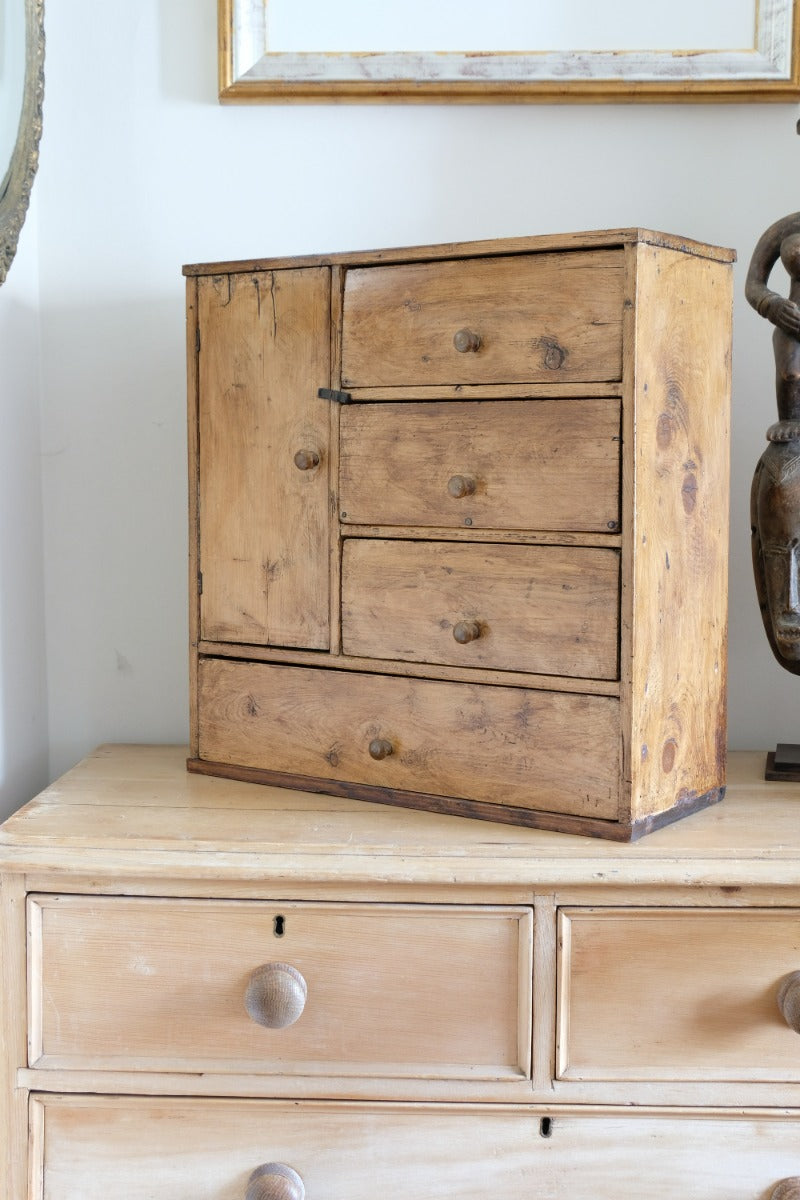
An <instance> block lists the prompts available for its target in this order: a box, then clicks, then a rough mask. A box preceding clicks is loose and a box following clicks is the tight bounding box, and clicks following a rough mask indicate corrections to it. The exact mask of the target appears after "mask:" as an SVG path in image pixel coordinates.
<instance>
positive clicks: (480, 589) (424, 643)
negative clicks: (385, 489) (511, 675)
mask: <svg viewBox="0 0 800 1200" xmlns="http://www.w3.org/2000/svg"><path fill="white" fill-rule="evenodd" d="M618 611H619V555H618V554H617V552H616V551H614V550H597V549H584V548H577V547H576V548H573V547H569V548H562V547H559V546H470V545H455V544H453V543H451V542H444V543H436V542H405V541H367V540H363V541H362V540H351V539H347V540H346V541H345V543H344V556H343V562H342V635H343V636H342V647H343V650H344V652H345V653H346V654H352V655H361V654H364V655H368V656H371V657H375V658H378V657H383V658H390V659H403V660H407V659H411V660H412V661H415V662H428V663H449V664H452V665H467V666H472V667H487V668H493V669H497V670H510V671H529V672H531V673H532V674H537V673H542V674H546V675H569V676H577V677H582V678H583V677H585V678H601V679H613V678H615V677H616V676H617V655H618V616H617V614H618ZM467 622H474V623H475V626H476V630H473V629H471V628H470V629H469V630H464V631H461V630H460V628H459V627H460V626H461V625H463V624H465V623H467ZM459 632H461V635H462V638H463V637H465V636H466V634H467V633H470V634H473V635H475V634H476V636H472V637H471V639H470V640H465V641H460V640H457V638H456V636H455V635H456V634H457V633H459Z"/></svg>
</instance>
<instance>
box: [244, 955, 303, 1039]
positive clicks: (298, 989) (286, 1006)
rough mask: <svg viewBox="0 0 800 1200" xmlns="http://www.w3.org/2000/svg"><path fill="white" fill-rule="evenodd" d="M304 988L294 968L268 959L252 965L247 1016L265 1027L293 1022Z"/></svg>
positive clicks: (301, 1005) (300, 1009)
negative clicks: (257, 965)
mask: <svg viewBox="0 0 800 1200" xmlns="http://www.w3.org/2000/svg"><path fill="white" fill-rule="evenodd" d="M307 995H308V987H307V985H306V981H305V979H303V976H302V975H301V974H300V972H299V971H298V970H297V968H296V967H292V966H290V964H289V963H283V962H272V963H264V965H263V966H262V967H256V969H255V971H253V973H252V975H251V976H250V980H249V982H248V984H247V991H246V992H245V994H244V1006H245V1008H246V1009H247V1015H248V1016H249V1017H250V1018H251V1019H252V1020H253V1021H256V1022H257V1023H258V1024H259V1025H264V1026H266V1028H267V1029H285V1028H286V1026H287V1025H294V1023H295V1021H296V1020H297V1019H298V1017H299V1016H300V1014H301V1013H302V1011H303V1009H304V1008H305V1005H306V996H307Z"/></svg>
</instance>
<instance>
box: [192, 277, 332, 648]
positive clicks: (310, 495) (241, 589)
mask: <svg viewBox="0 0 800 1200" xmlns="http://www.w3.org/2000/svg"><path fill="white" fill-rule="evenodd" d="M198 324H199V339H198V341H199V353H198V381H199V382H198V389H199V396H198V402H199V430H198V433H199V438H198V441H199V486H198V506H199V518H200V524H199V551H200V572H201V576H202V595H201V601H200V636H201V637H202V638H205V639H208V640H212V641H225V642H240V643H241V642H244V643H252V644H257V645H271V646H297V647H306V648H308V649H316V650H321V649H327V648H328V645H329V620H330V616H329V608H330V606H329V586H330V585H329V541H330V534H329V515H328V514H329V507H328V493H329V481H328V463H329V453H328V449H329V440H330V434H329V405H327V403H326V402H325V401H324V400H320V399H319V398H318V396H317V389H318V388H319V387H320V386H323V387H324V386H326V385H327V384H328V382H329V377H330V272H329V270H328V269H327V268H325V267H313V268H304V269H300V270H280V271H259V272H254V273H251V274H233V275H214V276H206V277H201V278H200V279H199V280H198Z"/></svg>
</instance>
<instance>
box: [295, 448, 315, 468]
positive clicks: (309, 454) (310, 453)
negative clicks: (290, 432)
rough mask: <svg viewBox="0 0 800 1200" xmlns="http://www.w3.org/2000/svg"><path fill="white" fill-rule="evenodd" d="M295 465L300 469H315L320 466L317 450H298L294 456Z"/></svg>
mask: <svg viewBox="0 0 800 1200" xmlns="http://www.w3.org/2000/svg"><path fill="white" fill-rule="evenodd" d="M294 465H295V466H296V467H297V469H298V471H313V470H314V467H318V466H319V455H318V454H317V452H316V450H298V451H297V454H295V456H294Z"/></svg>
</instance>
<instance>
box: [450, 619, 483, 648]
mask: <svg viewBox="0 0 800 1200" xmlns="http://www.w3.org/2000/svg"><path fill="white" fill-rule="evenodd" d="M480 636H481V626H480V622H479V621H459V622H458V624H457V625H454V626H453V637H454V638H455V639H456V641H457V642H458V644H459V645H460V646H466V645H467V643H468V642H474V641H475V640H476V638H479V637H480Z"/></svg>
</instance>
